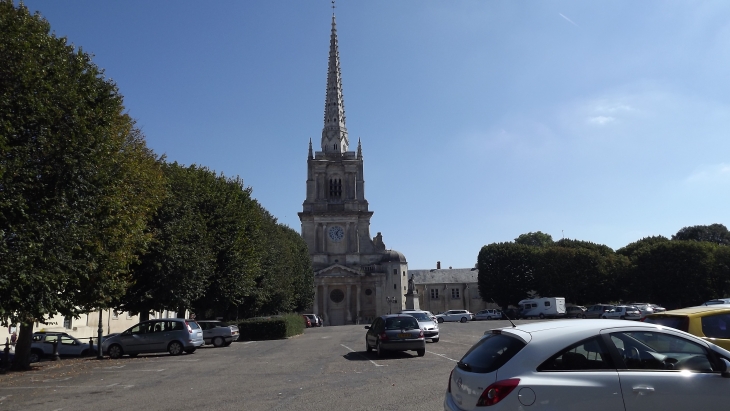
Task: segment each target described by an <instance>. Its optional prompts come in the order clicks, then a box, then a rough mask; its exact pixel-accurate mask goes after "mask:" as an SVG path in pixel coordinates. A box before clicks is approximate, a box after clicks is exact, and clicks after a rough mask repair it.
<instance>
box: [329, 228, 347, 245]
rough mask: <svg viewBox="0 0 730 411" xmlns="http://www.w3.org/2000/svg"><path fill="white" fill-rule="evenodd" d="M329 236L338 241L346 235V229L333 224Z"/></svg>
mask: <svg viewBox="0 0 730 411" xmlns="http://www.w3.org/2000/svg"><path fill="white" fill-rule="evenodd" d="M329 236H330V239H331V240H332V241H334V242H338V241H340V240H342V239H343V238H344V237H345V230H344V229H342V227H340V226H338V225H335V226H332V227H330V230H329Z"/></svg>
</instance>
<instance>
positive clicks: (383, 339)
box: [380, 333, 388, 341]
mask: <svg viewBox="0 0 730 411" xmlns="http://www.w3.org/2000/svg"><path fill="white" fill-rule="evenodd" d="M380 341H388V334H386V333H380Z"/></svg>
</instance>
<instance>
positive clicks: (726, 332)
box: [702, 313, 730, 339]
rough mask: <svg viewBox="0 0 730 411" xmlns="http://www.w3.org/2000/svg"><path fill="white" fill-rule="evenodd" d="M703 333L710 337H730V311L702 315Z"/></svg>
mask: <svg viewBox="0 0 730 411" xmlns="http://www.w3.org/2000/svg"><path fill="white" fill-rule="evenodd" d="M702 334H705V337H710V338H722V339H730V313H723V314H715V315H708V316H705V317H702Z"/></svg>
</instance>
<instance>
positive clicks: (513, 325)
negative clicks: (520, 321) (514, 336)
mask: <svg viewBox="0 0 730 411" xmlns="http://www.w3.org/2000/svg"><path fill="white" fill-rule="evenodd" d="M490 300H492V302H493V303H494V304H496V305H497V306H499V304H497V302H496V301H494V298H490ZM502 314H504V316H505V317H506V318H507V321H509V323H510V324H512V328H517V326H516V325H515V323H513V322H512V320H510V319H509V315H507V313H506V312H505V311H502Z"/></svg>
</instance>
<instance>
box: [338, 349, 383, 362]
mask: <svg viewBox="0 0 730 411" xmlns="http://www.w3.org/2000/svg"><path fill="white" fill-rule="evenodd" d="M340 345H341V346H343V347H345V348H347V349H348V350H350V351H351V352H354V353H355V354H357V355H359V356H360V357H362V358H364V359H366V360H368V361H370V362H371V363H372V364H373V365H374V366H376V367H386V365H385V364H378V363H376V362H375V361H373V360H371V359H369V358H368V357H366V356H364V355H362V354H360V353H359V352H357V351H355V350H353V349H352V348H350V347H348V346H346V345H345V344H340Z"/></svg>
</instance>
